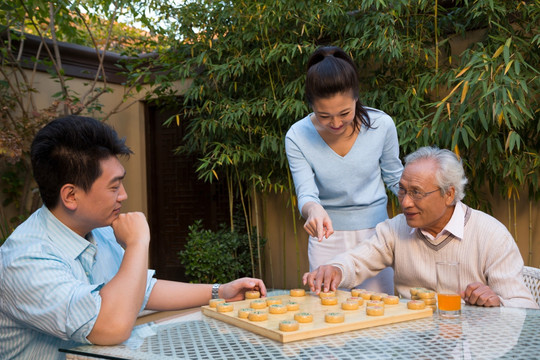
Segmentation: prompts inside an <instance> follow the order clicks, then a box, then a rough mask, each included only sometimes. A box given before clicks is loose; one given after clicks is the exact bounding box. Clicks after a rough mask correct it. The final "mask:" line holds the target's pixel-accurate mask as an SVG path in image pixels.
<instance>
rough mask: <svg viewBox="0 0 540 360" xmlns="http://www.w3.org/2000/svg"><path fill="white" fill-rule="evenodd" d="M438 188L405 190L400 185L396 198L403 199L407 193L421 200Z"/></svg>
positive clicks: (412, 197)
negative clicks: (426, 190) (425, 190)
mask: <svg viewBox="0 0 540 360" xmlns="http://www.w3.org/2000/svg"><path fill="white" fill-rule="evenodd" d="M439 190H440V188H439V189H435V190H433V191H428V192H423V191H418V190H405V189H404V188H401V187H400V188H399V190H398V199H399V200H403V198H404V197H405V195H409V197H410V198H411V199H413V200H422V199H423V198H425V197H426V196H428V195H429V194H433V193H434V192H436V191H439Z"/></svg>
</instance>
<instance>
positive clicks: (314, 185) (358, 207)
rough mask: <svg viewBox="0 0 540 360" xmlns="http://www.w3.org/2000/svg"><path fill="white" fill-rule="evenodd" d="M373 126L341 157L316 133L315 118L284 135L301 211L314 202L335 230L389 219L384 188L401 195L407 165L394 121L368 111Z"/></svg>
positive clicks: (370, 109) (367, 225)
mask: <svg viewBox="0 0 540 360" xmlns="http://www.w3.org/2000/svg"><path fill="white" fill-rule="evenodd" d="M366 109H367V111H368V115H369V118H370V120H371V124H372V126H371V127H370V128H369V129H367V128H366V127H365V126H363V125H362V127H361V129H360V132H359V134H358V137H357V138H356V141H355V142H354V144H353V145H352V147H351V149H350V150H349V152H348V153H347V154H346V155H345V156H341V155H338V154H337V153H336V152H335V151H334V150H332V148H331V147H330V146H328V144H327V143H326V142H325V141H324V140H323V138H322V137H321V136H320V134H319V133H318V131H317V129H316V128H315V126H314V125H313V123H312V121H311V114H310V115H308V116H306V117H305V118H303V119H302V120H299V121H298V122H296V123H295V124H294V125H293V126H291V128H290V129H289V131H288V132H287V135H286V136H285V150H286V153H287V159H288V161H289V166H290V169H291V174H292V177H293V181H294V185H295V189H296V196H297V198H298V208H299V210H300V212H302V208H303V207H304V205H305V204H306V203H308V202H310V201H314V202H316V203H319V204H321V205H322V206H323V208H324V209H325V210H326V212H327V213H328V215H329V216H330V219H331V220H332V225H333V227H334V230H361V229H367V228H372V227H374V226H375V225H377V224H378V223H379V222H381V221H384V220H386V219H387V218H388V212H387V208H386V205H387V201H388V199H387V196H386V190H385V186H384V185H385V184H386V186H387V187H388V188H389V189H390V190H391V191H392V192H394V193H397V189H398V183H399V179H400V177H401V173H402V172H403V165H402V163H401V160H400V159H399V143H398V138H397V131H396V127H395V124H394V121H393V120H392V118H391V117H390V116H388V115H387V114H386V113H384V112H382V111H380V110H376V109H372V108H366Z"/></svg>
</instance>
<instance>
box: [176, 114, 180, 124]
mask: <svg viewBox="0 0 540 360" xmlns="http://www.w3.org/2000/svg"><path fill="white" fill-rule="evenodd" d="M176 126H180V115H178V114H177V115H176Z"/></svg>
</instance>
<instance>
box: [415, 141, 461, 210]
mask: <svg viewBox="0 0 540 360" xmlns="http://www.w3.org/2000/svg"><path fill="white" fill-rule="evenodd" d="M425 159H429V160H433V161H435V162H436V163H437V164H438V165H439V167H438V169H436V170H435V179H436V181H437V185H438V186H439V187H440V188H441V193H442V194H445V193H446V192H447V191H448V190H449V189H450V188H451V187H454V189H455V196H454V202H453V204H454V205H455V204H456V203H457V202H458V201H460V200H462V199H463V198H464V197H465V185H467V177H466V176H465V171H464V170H463V165H462V163H461V160H459V159H458V158H457V156H456V154H454V153H453V152H451V151H450V150H446V149H439V148H436V147H430V146H425V147H422V148H420V149H418V150H416V151H415V152H413V153H411V154H409V155H407V156H406V157H405V166H407V165H410V164H412V163H415V162H417V161H419V160H425Z"/></svg>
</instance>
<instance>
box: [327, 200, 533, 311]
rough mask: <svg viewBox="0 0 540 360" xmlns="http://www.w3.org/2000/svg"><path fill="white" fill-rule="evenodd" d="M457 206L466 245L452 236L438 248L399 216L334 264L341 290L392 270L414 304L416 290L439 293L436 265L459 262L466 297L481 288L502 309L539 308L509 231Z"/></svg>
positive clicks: (397, 284)
mask: <svg viewBox="0 0 540 360" xmlns="http://www.w3.org/2000/svg"><path fill="white" fill-rule="evenodd" d="M456 206H463V207H464V208H465V209H466V215H465V226H464V236H463V240H460V239H458V238H455V237H453V236H452V235H450V236H449V237H448V238H447V239H446V240H444V241H442V242H441V243H440V244H438V245H434V244H433V243H431V242H430V241H429V240H427V239H426V238H425V237H424V236H423V235H422V233H421V232H420V231H419V230H418V229H414V228H411V227H409V226H408V225H407V222H406V220H405V217H404V215H403V214H400V215H398V216H396V217H394V218H393V219H389V220H386V221H384V222H382V223H380V224H378V225H377V227H376V230H377V235H376V236H373V237H372V238H371V239H369V240H368V241H365V242H363V243H362V244H360V245H358V246H357V247H356V248H354V249H353V250H351V251H349V252H347V253H343V254H341V255H339V256H337V257H335V258H334V259H333V260H332V261H331V262H330V264H332V265H336V266H338V267H340V268H341V269H342V272H343V279H342V282H341V284H340V287H342V288H350V287H352V286H354V285H355V284H359V283H361V282H362V281H364V280H365V279H367V278H369V277H372V276H374V275H375V274H376V273H378V272H379V271H380V270H382V269H384V268H385V267H387V266H392V267H393V268H394V284H395V287H396V289H397V291H398V293H399V295H401V296H402V297H405V298H410V292H409V289H410V288H411V287H419V286H420V287H425V288H428V289H432V290H436V284H437V281H436V274H435V263H436V262H438V261H458V262H459V263H460V277H461V284H460V286H461V289H462V291H464V290H465V288H466V287H467V285H468V284H470V283H472V282H481V283H483V284H487V285H488V286H489V287H490V288H491V289H492V290H493V291H494V292H495V293H496V294H497V295H499V297H500V299H501V303H502V305H503V306H508V307H524V308H538V305H537V304H536V303H535V301H534V300H533V297H532V295H531V293H530V291H529V290H528V289H527V287H526V286H525V283H524V282H523V279H522V276H521V272H522V270H523V259H522V257H521V254H520V252H519V249H518V247H517V245H516V243H515V241H514V239H513V238H512V235H510V233H509V232H508V230H507V229H506V227H505V226H504V225H503V224H501V223H500V222H499V221H498V220H496V219H495V218H493V217H491V216H489V215H488V214H486V213H483V212H481V211H478V210H473V209H470V208H469V207H466V205H464V204H461V203H459V204H458V205H456Z"/></svg>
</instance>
